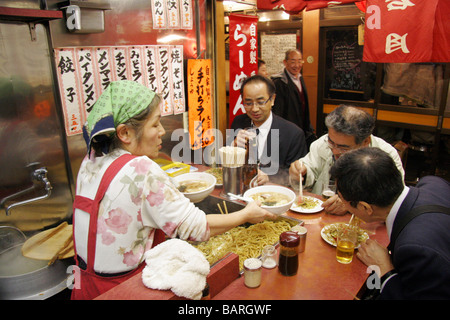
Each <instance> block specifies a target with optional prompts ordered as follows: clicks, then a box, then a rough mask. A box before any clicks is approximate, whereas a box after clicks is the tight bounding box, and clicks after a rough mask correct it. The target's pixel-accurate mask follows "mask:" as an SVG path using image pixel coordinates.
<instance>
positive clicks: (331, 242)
mask: <svg viewBox="0 0 450 320" xmlns="http://www.w3.org/2000/svg"><path fill="white" fill-rule="evenodd" d="M340 224H346V223H344V222H337V223H331V224H328V225H326V226H325V227H323V228H322V230H320V236H321V237H322V239H323V240H325V242H326V243H328V244H329V245H332V246H333V247H336V239H334V238H333V237H332V236H331V235H330V234H329V231H330V229H332V228H335V227H336V226H337V225H340ZM362 231H363V233H362V237H363V238H362V239H360V242H364V241H366V240H367V239H369V234H368V233H367V232H366V231H364V230H362ZM356 248H359V244H358V246H357V247H356Z"/></svg>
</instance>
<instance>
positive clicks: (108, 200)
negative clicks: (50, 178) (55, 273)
mask: <svg viewBox="0 0 450 320" xmlns="http://www.w3.org/2000/svg"><path fill="white" fill-rule="evenodd" d="M160 103H161V98H160V97H159V96H158V95H157V94H156V93H154V92H153V91H151V90H149V89H148V88H146V87H144V86H142V85H140V84H138V83H136V82H133V81H117V82H111V84H110V85H109V87H108V88H107V89H106V90H105V91H104V92H103V94H102V95H101V97H100V98H99V99H98V100H97V102H96V103H95V105H94V106H93V109H92V111H91V112H90V113H89V116H88V119H87V123H86V125H85V127H84V137H85V139H86V143H87V146H88V154H87V155H86V157H85V158H84V160H83V162H82V164H81V167H80V170H79V173H78V178H77V187H76V196H75V202H74V222H73V224H74V242H75V251H76V260H77V265H78V267H79V268H80V275H81V276H80V283H79V284H77V283H76V284H75V288H74V290H73V291H72V298H73V299H93V298H95V297H96V296H98V295H100V294H101V293H103V292H106V291H107V290H109V289H111V288H113V287H114V286H116V285H118V284H119V283H121V282H123V281H124V280H126V279H128V278H130V277H132V276H133V275H135V274H137V273H139V272H140V271H141V270H142V268H143V266H144V264H145V263H143V260H144V253H145V252H146V251H147V250H149V249H151V248H152V247H153V246H155V245H156V244H158V243H159V242H161V241H163V240H164V238H165V236H168V237H170V238H175V237H179V238H180V239H184V240H196V241H205V240H207V239H208V238H209V237H210V236H213V235H216V234H220V233H223V232H225V231H227V230H229V229H231V228H233V227H235V226H238V225H240V224H243V223H245V222H250V223H257V222H260V221H263V220H264V219H275V218H276V216H275V215H273V214H271V213H270V212H268V211H267V210H265V209H263V208H261V207H260V206H259V204H258V203H257V202H251V203H249V204H248V205H247V206H246V207H245V208H244V209H242V210H239V211H236V212H234V213H232V214H228V215H220V214H219V215H217V214H210V215H206V214H205V213H204V212H203V211H201V210H200V209H198V208H197V207H196V206H195V205H194V204H192V203H191V202H190V201H189V199H187V198H186V197H185V196H184V195H183V194H182V193H181V192H180V191H178V190H177V188H176V186H175V185H174V184H173V183H172V181H171V179H170V178H169V176H167V174H166V173H165V172H164V171H163V170H162V169H161V168H160V167H159V165H158V164H157V163H155V162H154V161H153V160H152V159H154V158H156V157H157V156H158V154H159V150H160V149H161V143H162V140H161V137H162V136H163V135H164V134H165V130H164V128H163V126H162V125H161V122H160V119H161V113H160Z"/></svg>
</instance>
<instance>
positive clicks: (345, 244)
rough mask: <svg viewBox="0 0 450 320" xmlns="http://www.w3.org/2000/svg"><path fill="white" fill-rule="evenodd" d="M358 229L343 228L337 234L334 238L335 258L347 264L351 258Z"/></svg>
mask: <svg viewBox="0 0 450 320" xmlns="http://www.w3.org/2000/svg"><path fill="white" fill-rule="evenodd" d="M357 239H358V231H357V230H356V229H355V228H343V230H341V231H340V232H338V234H337V239H336V260H337V261H338V262H340V263H343V264H348V263H350V262H352V260H353V253H354V251H355V246H356V242H357Z"/></svg>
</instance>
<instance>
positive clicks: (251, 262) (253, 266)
mask: <svg viewBox="0 0 450 320" xmlns="http://www.w3.org/2000/svg"><path fill="white" fill-rule="evenodd" d="M261 266H262V262H261V260H259V259H257V258H248V259H246V260H245V261H244V284H245V286H246V287H248V288H257V287H259V286H260V285H261Z"/></svg>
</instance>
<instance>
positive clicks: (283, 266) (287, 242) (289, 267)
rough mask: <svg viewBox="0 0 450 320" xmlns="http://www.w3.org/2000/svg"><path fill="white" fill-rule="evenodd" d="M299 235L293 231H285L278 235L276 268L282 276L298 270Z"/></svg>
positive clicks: (294, 273) (295, 272)
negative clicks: (278, 247) (278, 246)
mask: <svg viewBox="0 0 450 320" xmlns="http://www.w3.org/2000/svg"><path fill="white" fill-rule="evenodd" d="M299 244H300V236H299V235H298V233H297V232H295V231H286V232H283V233H282V234H281V235H280V255H279V258H278V270H279V271H280V273H281V274H282V275H284V276H293V275H296V274H297V270H298V246H299Z"/></svg>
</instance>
